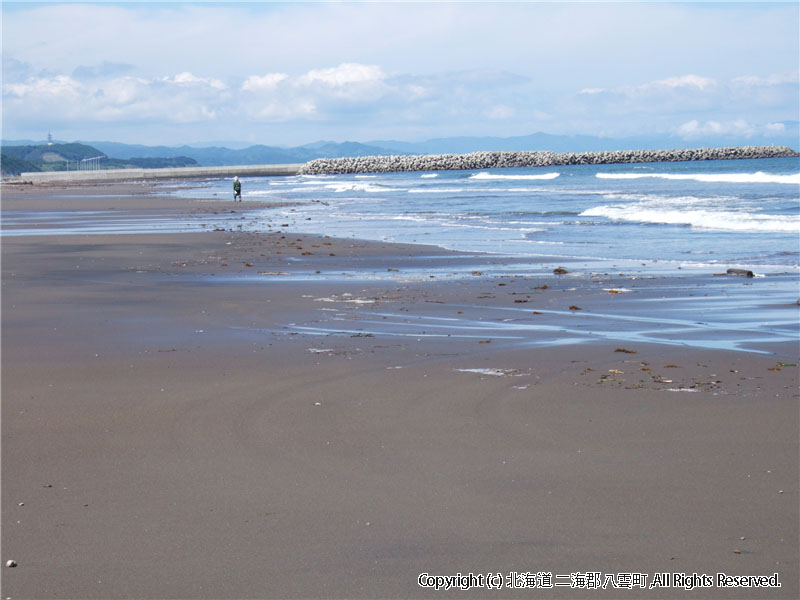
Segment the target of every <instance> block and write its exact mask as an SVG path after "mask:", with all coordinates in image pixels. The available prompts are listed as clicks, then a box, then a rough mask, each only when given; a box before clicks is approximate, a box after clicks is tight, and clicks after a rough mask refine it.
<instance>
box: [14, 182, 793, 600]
mask: <svg viewBox="0 0 800 600" xmlns="http://www.w3.org/2000/svg"><path fill="white" fill-rule="evenodd" d="M92 189H95V188H91V189H88V190H85V191H82V192H75V194H74V198H71V199H70V204H69V206H70V207H71V208H75V207H82V208H87V209H91V208H94V207H97V206H98V205H99V204H98V203H103V204H104V205H109V206H121V205H122V203H123V202H124V206H125V207H127V206H129V203H130V202H132V200H131V197H130V196H126V197H124V198H116V200H115V199H114V198H113V197H112V198H108V197H105V196H107V195H108V189H107V188H102V189H103V190H104V192H105V193H103V194H101V193H99V192H93V191H92ZM113 189H114V190H121V189H122V188H120V187H114V188H113ZM142 189H143V188H142V187H141V186H133V188H132V190H130V191H128V190H126V191H124V192H120V193H125V194H127V193H133V192H137V190H142ZM71 190H72V191H75V188H71ZM145 191H146V190H145ZM93 193H94V194H96V196H97V197H94V198H93V197H92V195H93ZM56 196H58V198H56ZM63 196H64V191H63V190H45V191H42V189H41V188H37V189H36V190H25V191H22V192H20V191H9V190H7V189H4V190H3V209H4V210H9V209H11V208H19V206H20V203H23V204H22V206H25V208H27V209H33V210H37V209H41V210H51V209H53V207H55V206H63V205H64V202H65V200H64V198H63ZM135 198H137V199H136V200H135V201H136V202H138V203H137V204H136V208H144V207H146V208H148V209H152V208H157V207H158V206H159V205H158V203H159V202H163V200H162V199H154V198H153V197H150V196H147V195H142V196H136V197H135ZM34 206H35V207H37V208H33V207H34ZM226 206H231V204H227V205H226ZM208 207H209V205H208V204H202V203H201V202H200V201H195V202H192V201H180V202H177V201H176V205H170V206H169V207H168V208H169V209H170V210H172V209H173V208H174V209H177V210H185V211H192V210H198V209H202V210H205V209H207V208H208ZM309 253H310V254H309ZM453 260H456V263H457V259H455V258H454V255H453V254H452V253H447V252H445V251H441V250H435V249H432V248H426V247H420V246H401V245H390V244H375V243H364V242H353V241H351V240H345V241H340V240H335V239H328V238H316V237H312V236H303V235H294V234H292V235H289V234H281V233H273V234H247V233H234V232H209V233H197V234H180V235H160V234H153V235H117V236H104V235H94V236H60V237H59V236H52V237H45V236H42V237H19V238H3V240H2V560H3V563H5V561H7V560H9V559H13V560H16V561H17V563H18V566H17V567H16V568H3V569H2V596H3V598H7V597H10V598H13V599H17V598H353V597H362V598H377V597H382V598H399V597H404V598H408V597H411V598H414V597H454V596H456V597H458V596H469V597H481V598H506V597H533V596H535V597H543V598H547V597H569V598H572V597H586V598H591V597H596V596H600V597H605V598H676V597H679V598H796V597H798V594H799V593H800V590H799V589H798V562H799V560H800V556H799V554H798V535H799V531H798V391H797V385H798V370H797V367H796V366H782V365H786V364H796V363H798V352H797V345H796V344H780V345H777V346H775V347H774V348H772V351H773V353H772V354H756V353H751V352H731V351H722V350H707V349H691V348H685V347H681V346H673V345H656V344H642V343H632V342H596V343H593V344H580V345H547V344H544V345H531V344H521V343H518V342H516V341H514V340H504V339H502V338H499V337H493V336H492V335H488V336H481V335H480V334H476V335H474V336H472V337H464V338H457V337H450V338H448V337H444V336H438V337H428V336H427V335H419V336H417V335H403V336H401V335H388V333H398V331H394V330H391V328H390V329H385V328H384V329H382V328H381V327H380V323H379V324H377V325H376V324H375V323H370V322H371V321H380V320H382V319H383V317H382V316H380V315H381V314H383V316H386V315H391V316H392V317H393V318H394V317H396V316H398V315H403V314H408V315H415V316H417V317H426V316H435V317H437V318H442V317H446V316H448V315H449V317H451V318H452V319H453V320H454V323H456V329H457V328H458V323H459V319H464V318H466V317H467V316H468V317H469V319H470V320H471V321H479V320H480V319H481V318H482V315H483V316H484V317H485V318H486V319H495V318H496V313H495V312H493V311H495V310H496V309H497V308H498V307H508V308H526V309H527V307H528V306H529V305H530V307H531V310H530V315H531V316H528V317H526V318H533V316H532V315H533V312H534V309H535V308H538V307H546V308H548V309H561V310H565V311H566V310H567V309H568V307H569V306H580V307H581V308H583V309H593V310H596V311H597V312H603V311H606V312H608V311H611V312H613V311H614V310H619V309H616V308H615V305H614V302H615V301H617V300H619V299H620V298H617V297H616V296H614V295H612V294H609V293H608V292H604V291H603V288H604V287H606V288H607V287H609V285H608V284H604V283H603V282H600V283H596V282H588V280H580V279H573V280H570V281H569V282H568V283H565V282H564V281H563V279H559V278H558V277H556V276H554V275H553V274H552V273H551V272H549V271H544V270H543V271H542V272H539V273H535V274H532V276H531V277H530V278H516V279H515V278H496V277H481V276H479V275H475V276H472V277H464V278H459V279H454V280H452V281H447V280H442V279H444V278H441V277H437V278H434V279H432V280H431V281H422V280H420V278H417V279H414V280H409V281H403V280H391V279H389V280H386V279H379V280H356V279H354V278H342V279H334V278H330V277H329V278H324V279H322V280H315V279H314V278H313V277H310V278H308V279H307V280H300V281H298V280H295V279H292V278H291V276H289V275H280V274H278V273H292V272H293V270H298V269H301V270H303V271H304V272H310V273H315V272H316V271H320V273H327V274H330V273H335V272H337V271H345V272H350V273H352V271H353V268H354V267H353V266H354V265H358V266H359V268H362V269H364V270H365V271H369V272H371V273H376V272H378V271H387V269H390V268H402V267H403V265H414V268H418V267H419V264H420V263H421V262H422V263H423V264H428V265H430V266H431V268H433V267H436V266H438V265H441V264H443V263H446V264H448V265H450V264H453V262H452V261H453ZM248 265H249V266H248ZM454 268H455V269H456V270H457V269H458V267H457V266H456V267H454ZM220 282H222V283H220ZM590 283H591V285H590ZM501 284H502V285H501ZM543 285H548V288H547V289H541V286H543ZM642 285H647V284H645V283H643V284H642ZM517 300H528V302H516V301H517ZM323 309H324V310H323ZM787 310H791V309H790V308H789V307H787ZM575 312H577V311H575ZM379 313H380V314H379ZM536 317H542V318H543V319H547V320H548V321H547V322H548V323H558V322H559V320H560V319H565V318H566V317H565V316H563V315H561V314H558V313H554V314H540V315H536ZM332 318H333V319H334V320H333V321H331V319H332ZM388 318H389V317H387V319H388ZM390 320H391V319H390ZM315 324H321V325H322V326H324V327H327V328H330V327H334V328H336V327H339V328H340V329H341V332H339V333H336V332H329V334H328V335H303V334H302V333H301V331H303V329H301V327H303V326H314V325H315ZM613 326H614V325H613V323H611V324H609V327H613ZM381 331H383V332H384V333H383V334H382V333H381ZM413 331H414V332H417V331H418V330H417V329H414V330H413ZM344 332H346V333H344ZM376 332H377V333H376ZM622 350H626V352H622ZM670 390H680V391H670ZM469 572H473V573H475V574H486V573H489V572H491V573H500V574H501V575H503V577H504V578H505V576H507V575H509V574H510V573H514V572H517V573H524V572H534V573H536V572H546V573H547V572H549V573H552V574H553V581H554V582H559V583H561V582H568V581H569V577H566V578H556V575H564V576H569V575H570V574H577V573H586V572H600V573H602V574H603V578H605V577H606V576H608V575H615V576H616V575H617V574H619V573H644V574H647V575H648V580H647V582H648V584H649V583H650V582H651V581H652V579H653V576H654V574H655V573H660V572H670V573H686V574H687V575H691V574H692V573H698V574H710V575H712V576H714V577H715V576H716V574H717V573H720V572H724V573H727V574H729V575H772V574H773V573H776V572H777V573H778V574H779V577H780V582H781V583H782V587H781V588H780V589H752V588H751V589H743V590H732V589H720V588H718V587H716V586H714V587H712V588H707V589H694V590H691V591H685V590H683V589H673V588H654V589H638V588H637V589H635V590H625V589H614V588H613V586H612V585H611V584H610V583H609V585H608V587H607V589H606V590H579V589H571V588H570V587H559V588H555V589H549V590H530V589H528V590H512V589H508V588H506V587H504V588H503V589H501V590H488V589H485V588H476V589H472V590H470V591H468V592H462V591H459V590H450V591H447V592H445V591H439V592H435V591H433V590H426V589H423V588H421V587H419V585H418V583H417V579H418V576H419V575H420V574H421V573H430V574H432V575H455V574H456V573H469Z"/></svg>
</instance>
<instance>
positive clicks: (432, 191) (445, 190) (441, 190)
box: [408, 188, 466, 194]
mask: <svg viewBox="0 0 800 600" xmlns="http://www.w3.org/2000/svg"><path fill="white" fill-rule="evenodd" d="M465 191H466V190H465V189H464V188H426V189H422V190H419V189H416V190H414V189H412V190H408V193H409V194H461V193H463V192H465Z"/></svg>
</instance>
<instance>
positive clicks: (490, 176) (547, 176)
mask: <svg viewBox="0 0 800 600" xmlns="http://www.w3.org/2000/svg"><path fill="white" fill-rule="evenodd" d="M559 175H561V173H542V174H541V175H498V174H496V173H486V172H485V171H484V172H481V173H475V175H470V177H469V178H470V179H484V180H493V179H508V180H511V179H514V180H529V179H555V178H556V177H558V176H559Z"/></svg>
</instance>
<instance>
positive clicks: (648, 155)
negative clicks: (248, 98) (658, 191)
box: [300, 146, 798, 175]
mask: <svg viewBox="0 0 800 600" xmlns="http://www.w3.org/2000/svg"><path fill="white" fill-rule="evenodd" d="M787 156H798V154H797V153H796V152H795V151H794V150H792V149H791V148H788V147H786V146H738V147H730V148H694V149H686V150H616V151H610V152H578V153H573V152H567V153H555V152H545V151H534V152H473V153H471V154H434V155H419V156H360V157H353V158H319V159H316V160H312V161H311V162H308V163H306V164H305V165H303V167H302V168H301V169H300V173H301V174H307V175H323V174H334V173H386V172H395V171H444V170H447V171H452V170H461V169H494V168H498V167H549V166H558V165H585V164H620V163H642V162H678V161H696V160H732V159H746V158H779V157H787Z"/></svg>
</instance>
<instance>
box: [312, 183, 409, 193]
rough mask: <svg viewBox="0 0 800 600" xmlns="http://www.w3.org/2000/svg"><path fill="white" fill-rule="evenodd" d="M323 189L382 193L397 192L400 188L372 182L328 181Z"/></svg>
mask: <svg viewBox="0 0 800 600" xmlns="http://www.w3.org/2000/svg"><path fill="white" fill-rule="evenodd" d="M325 189H328V190H333V191H334V192H336V193H337V194H338V193H341V192H371V193H383V192H398V191H400V190H398V189H396V188H390V187H386V186H382V185H375V184H372V183H350V182H342V183H329V184H327V185H326V186H325Z"/></svg>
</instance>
